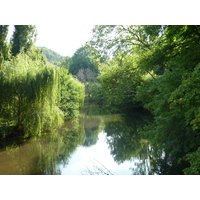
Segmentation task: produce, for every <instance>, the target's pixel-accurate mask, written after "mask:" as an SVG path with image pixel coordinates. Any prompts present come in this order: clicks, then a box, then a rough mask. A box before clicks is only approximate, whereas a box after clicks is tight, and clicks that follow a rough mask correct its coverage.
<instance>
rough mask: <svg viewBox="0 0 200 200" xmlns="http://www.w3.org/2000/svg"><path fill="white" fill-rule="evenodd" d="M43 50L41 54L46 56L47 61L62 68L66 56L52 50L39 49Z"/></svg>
mask: <svg viewBox="0 0 200 200" xmlns="http://www.w3.org/2000/svg"><path fill="white" fill-rule="evenodd" d="M39 48H40V49H41V53H42V54H43V55H45V56H46V58H47V60H48V61H49V62H50V63H52V64H54V65H56V66H61V62H62V59H64V56H61V55H59V54H58V53H56V52H55V51H52V50H51V49H48V48H46V47H39Z"/></svg>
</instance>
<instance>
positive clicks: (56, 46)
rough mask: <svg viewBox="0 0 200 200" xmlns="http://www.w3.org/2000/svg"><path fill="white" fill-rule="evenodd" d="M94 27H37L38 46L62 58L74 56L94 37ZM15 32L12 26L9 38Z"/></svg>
mask: <svg viewBox="0 0 200 200" xmlns="http://www.w3.org/2000/svg"><path fill="white" fill-rule="evenodd" d="M92 28H93V25H78V24H65V25H63V24H62V25H61V24H59V25H52V24H46V25H41V24H40V25H37V24H36V29H37V34H38V35H37V40H36V42H35V45H36V46H39V47H46V48H48V49H51V50H53V51H55V52H57V53H58V54H60V55H62V56H70V57H71V56H73V54H74V52H75V51H76V50H77V49H78V48H80V47H81V46H82V45H84V44H85V42H87V41H89V40H90V38H91V37H92ZM12 32H13V25H10V30H9V37H11V35H12Z"/></svg>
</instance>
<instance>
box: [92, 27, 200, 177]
mask: <svg viewBox="0 0 200 200" xmlns="http://www.w3.org/2000/svg"><path fill="white" fill-rule="evenodd" d="M89 45H91V46H92V48H93V49H95V50H96V52H98V54H96V57H95V58H96V60H99V61H101V62H99V64H98V65H99V70H100V75H99V77H98V78H99V80H100V84H101V90H100V93H99V94H101V96H102V99H103V103H104V104H106V105H107V106H110V107H116V108H117V109H118V110H121V111H122V112H126V111H131V110H132V108H137V107H142V108H144V109H147V110H149V111H150V112H151V113H152V114H153V116H154V121H153V122H152V123H150V124H149V125H147V126H146V128H145V129H146V131H143V132H142V133H141V134H143V135H144V136H145V137H146V138H147V139H148V140H149V141H152V142H151V145H152V146H153V147H154V148H156V147H158V146H159V147H161V148H162V149H163V151H166V152H170V153H169V154H170V155H171V156H173V155H174V154H176V155H179V156H176V159H177V160H178V161H179V162H180V163H181V162H184V161H185V159H188V161H189V162H190V164H191V166H190V167H189V168H187V169H186V170H185V173H186V174H193V173H195V174H199V173H200V168H199V165H198V163H200V160H199V149H198V148H199V145H200V143H199V141H200V140H199V139H200V106H199V103H200V95H199V88H200V85H199V84H200V82H199V80H200V79H199V74H200V71H199V70H200V59H199V55H200V26H195V25H193V26H187V25H180V26H175V25H173V26H167V25H165V26H164V25H163V26H161V25H160V26H158V25H156V26H151V25H148V26H144V25H142V26H128V25H127V26H122V25H118V26H95V27H94V29H93V40H92V41H90V42H89ZM94 54H95V52H94ZM100 58H101V59H100ZM99 94H98V95H99ZM183 154H184V155H183ZM194 157H195V158H196V159H197V160H195V159H194Z"/></svg>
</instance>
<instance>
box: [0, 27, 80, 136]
mask: <svg viewBox="0 0 200 200" xmlns="http://www.w3.org/2000/svg"><path fill="white" fill-rule="evenodd" d="M7 28H8V27H4V26H0V30H1V34H0V36H2V38H1V43H2V44H7V43H6V40H5V35H6V31H5V30H6V29H7ZM34 30H35V26H21V25H20V26H15V31H14V33H13V37H12V40H11V41H12V42H11V43H10V44H7V45H4V46H2V47H1V49H0V52H1V63H0V90H1V97H0V111H1V112H0V135H1V137H6V136H9V135H10V134H11V135H13V134H14V135H23V136H24V137H30V136H33V135H40V134H41V133H42V132H43V131H48V130H51V129H52V128H54V127H58V126H60V125H61V124H62V123H63V121H64V118H65V117H72V116H77V115H78V111H79V109H80V106H81V105H82V103H83V100H84V85H83V84H81V83H80V82H79V81H78V80H77V79H75V78H74V77H72V76H71V75H69V73H68V70H67V69H64V68H58V67H56V66H54V65H53V64H51V63H49V62H48V61H47V59H46V57H45V56H43V55H42V54H41V53H40V49H38V48H36V47H35V46H34V42H33V40H34V38H33V36H35V34H34ZM32 39H33V40H32ZM5 49H6V50H5Z"/></svg>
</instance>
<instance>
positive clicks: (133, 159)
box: [0, 107, 187, 175]
mask: <svg viewBox="0 0 200 200" xmlns="http://www.w3.org/2000/svg"><path fill="white" fill-rule="evenodd" d="M151 120H152V116H151V115H150V114H149V113H147V112H146V111H144V110H137V111H135V112H133V113H132V114H131V115H119V114H108V113H103V112H102V110H101V112H100V110H98V109H95V107H90V108H88V107H87V108H86V107H85V108H84V110H83V112H82V115H81V116H80V117H79V118H75V119H72V120H68V121H66V122H65V124H64V125H63V126H62V127H61V128H59V129H57V130H54V131H53V132H52V133H46V134H44V135H43V136H42V137H39V138H32V139H29V140H28V139H27V140H24V139H18V140H16V139H14V138H13V139H12V140H10V141H1V143H0V174H37V175H39V174H44V175H48V174H55V175H56V174H62V172H63V171H64V170H65V169H67V168H70V165H71V166H73V167H74V166H75V165H74V163H75V164H76V168H80V170H81V169H83V166H80V162H79V161H80V159H81V158H80V156H84V155H83V153H84V152H86V149H87V152H89V151H93V155H94V157H95V155H96V156H97V155H101V158H102V159H103V158H105V159H104V160H103V162H99V161H98V160H97V162H98V163H100V165H96V164H95V165H93V169H92V168H90V169H88V168H87V169H86V170H88V174H95V173H96V174H98V173H99V172H98V173H97V171H95V170H97V169H100V171H101V170H103V169H104V171H102V174H104V172H105V169H106V172H105V173H108V172H109V173H110V174H117V173H119V170H120V174H123V173H124V174H125V173H127V172H128V173H130V174H182V169H183V168H184V167H185V165H183V163H181V164H180V160H179V158H181V157H182V154H180V152H181V150H182V149H183V148H184V146H183V145H182V144H179V145H177V148H179V149H180V151H177V152H176V153H173V152H172V151H167V149H165V148H164V145H163V144H162V143H158V142H157V141H156V140H154V139H153V138H151V137H149V135H148V134H147V132H145V127H146V125H148V124H149V123H151ZM102 134H103V135H102ZM102 136H103V138H100V137H102ZM104 140H105V142H104ZM95 147H96V149H98V151H96V152H94V149H95ZM97 147H98V148H97ZM103 148H105V151H104V150H103ZM78 149H79V150H80V151H79V150H78ZM78 152H79V154H77V153H78ZM80 152H81V153H80ZM183 155H184V154H183ZM75 158H76V159H79V160H75ZM72 161H74V163H73V165H72V164H71V162H72ZM93 161H94V160H93ZM97 162H96V163H97ZM113 162H115V168H116V167H117V166H118V172H117V170H115V168H113V166H114V164H113ZM93 164H94V163H93ZM186 164H187V163H186ZM102 166H103V167H102ZM122 166H124V167H125V168H126V169H123V170H124V171H123V170H122ZM129 169H131V170H129ZM128 170H129V171H128Z"/></svg>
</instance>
